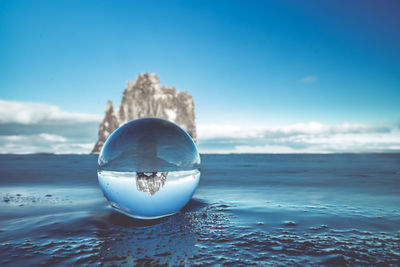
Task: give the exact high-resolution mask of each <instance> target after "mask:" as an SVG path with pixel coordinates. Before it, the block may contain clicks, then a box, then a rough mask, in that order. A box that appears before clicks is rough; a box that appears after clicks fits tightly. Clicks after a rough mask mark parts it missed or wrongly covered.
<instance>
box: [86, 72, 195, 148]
mask: <svg viewBox="0 0 400 267" xmlns="http://www.w3.org/2000/svg"><path fill="white" fill-rule="evenodd" d="M143 117H157V118H162V119H167V120H169V121H172V122H175V123H176V124H178V125H179V126H181V127H182V128H183V129H185V130H186V131H187V132H188V133H189V134H190V136H191V137H192V138H193V139H194V140H196V125H195V122H194V117H195V116H194V102H193V98H192V96H191V95H190V94H189V93H188V92H186V91H178V90H177V89H176V88H175V87H170V86H164V85H160V78H158V76H157V75H156V74H153V73H142V74H140V75H139V76H138V77H137V78H136V81H135V82H129V81H128V85H127V88H126V89H125V90H124V94H123V97H122V101H121V105H120V106H119V108H118V111H114V107H113V104H112V102H111V101H108V102H107V106H106V110H105V116H104V119H103V121H102V122H101V123H100V125H99V133H98V140H97V142H96V144H95V146H94V148H93V150H92V153H99V152H100V151H101V148H102V147H103V144H104V142H105V141H106V140H107V138H108V136H109V135H110V134H111V133H112V132H113V131H114V130H115V129H117V128H118V127H119V126H121V125H122V124H124V123H125V122H128V121H130V120H134V119H138V118H143Z"/></svg>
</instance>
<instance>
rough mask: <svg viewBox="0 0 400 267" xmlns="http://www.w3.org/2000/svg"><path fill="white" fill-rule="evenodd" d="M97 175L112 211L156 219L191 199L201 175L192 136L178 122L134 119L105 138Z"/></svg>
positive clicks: (171, 212) (135, 216)
mask: <svg viewBox="0 0 400 267" xmlns="http://www.w3.org/2000/svg"><path fill="white" fill-rule="evenodd" d="M97 174H98V178H99V184H100V187H101V189H102V190H103V193H104V196H105V197H106V198H107V200H108V201H109V202H110V204H111V206H112V207H113V208H114V209H116V210H117V211H119V212H122V213H124V214H126V215H128V216H131V217H134V218H140V219H154V218H159V217H164V216H167V215H171V214H174V213H175V212H177V211H178V210H179V209H181V208H182V207H183V206H185V204H186V203H187V202H188V201H189V200H190V198H191V197H192V195H193V193H194V191H195V190H196V187H197V185H198V183H199V179H200V155H199V153H198V151H197V148H196V145H195V144H194V142H193V140H192V138H191V137H190V136H189V135H188V134H187V133H186V132H185V131H184V130H183V129H182V128H180V127H179V126H177V125H176V124H174V123H172V122H169V121H166V120H162V119H156V118H144V119H138V120H134V121H130V122H128V123H126V124H124V125H122V126H121V127H119V128H118V129H117V130H116V131H114V132H113V133H112V134H111V135H110V136H109V137H108V139H107V141H106V142H105V143H104V146H103V149H102V150H101V152H100V155H99V159H98V171H97Z"/></svg>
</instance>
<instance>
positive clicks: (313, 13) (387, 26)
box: [0, 0, 400, 152]
mask: <svg viewBox="0 0 400 267" xmlns="http://www.w3.org/2000/svg"><path fill="white" fill-rule="evenodd" d="M399 13H400V3H399V2H398V1H15V0H14V1H5V0H3V1H1V2H0V59H1V60H0V99H2V100H3V101H6V102H7V107H8V108H7V109H6V108H5V106H6V104H4V105H3V110H4V111H3V112H5V113H4V114H3V113H2V114H1V115H2V117H3V119H2V124H0V135H3V139H4V138H5V137H4V136H16V135H21V133H20V132H18V131H20V128H18V129H19V130H18V131H16V130H15V132H13V131H12V130H11V128H12V126H10V123H11V124H12V123H13V124H21V121H18V119H15V118H14V119H15V120H14V121H13V119H12V114H11V115H10V114H8V113H7V112H8V111H9V110H13V109H12V108H10V107H11V106H10V105H12V104H10V103H14V104H15V102H18V103H25V102H34V103H43V105H47V106H46V107H47V108H49V106H51V107H56V108H59V111H60V112H61V113H62V112H64V113H62V114H64V115H65V114H70V113H73V114H75V115H76V118H79V123H83V121H84V122H85V123H88V124H90V125H92V126H90V127H91V128H90V129H92V128H93V129H95V128H96V125H97V123H98V122H97V121H96V120H98V117H101V115H102V114H103V111H104V107H105V104H106V101H107V100H108V99H111V100H113V102H114V104H115V105H118V104H119V102H120V99H121V96H122V91H123V89H124V88H125V86H126V82H127V80H134V79H135V77H136V76H137V74H138V73H141V72H155V73H157V74H158V75H159V76H160V78H161V82H162V84H165V85H171V86H175V87H177V88H178V89H180V90H187V91H189V92H190V93H191V94H192V95H193V97H194V100H195V105H196V109H195V111H196V121H197V123H198V124H199V126H200V127H199V128H200V131H201V132H200V133H202V134H203V136H208V137H207V138H208V139H207V138H203V140H208V141H207V142H208V143H205V141H204V142H200V143H199V146H200V147H203V148H204V151H209V150H208V149H210V148H212V147H218V145H215V142H219V143H218V144H219V145H221V142H223V144H225V145H226V144H227V143H235V144H236V145H237V146H238V144H239V143H240V144H241V146H242V147H243V146H247V147H251V146H253V147H258V148H260V149H261V150H260V151H263V150H262V147H266V146H270V145H276V146H277V147H276V149H277V151H278V152H279V149H281V151H287V149H286V150H285V149H283V148H282V146H285V144H276V143H274V144H271V143H269V142H270V141H268V140H270V139H268V140H265V133H266V132H269V131H272V130H271V129H278V128H279V127H280V128H279V129H281V130H279V131H281V132H282V131H283V130H282V129H287V127H292V128H293V127H295V126H293V125H297V126H296V127H300V128H299V129H305V130H304V131H308V130H307V129H309V128H310V127H311V128H312V127H316V125H322V126H323V127H322V128H323V129H325V130H321V129H322V128H319V129H320V130H321V131H322V132H323V134H324V135H326V131H328V132H331V130H327V129H328V128H329V129H332V127H333V128H334V127H336V128H337V127H342V128H343V127H344V126H343V125H347V124H346V123H348V124H351V127H353V128H354V127H356V128H357V127H361V126H360V125H363V126H362V127H364V128H363V129H366V128H365V127H367V128H368V129H381V127H389V128H390V129H392V130H391V131H390V134H392V135H393V134H394V132H393V131H397V130H398V124H399V121H400V105H399V99H400V50H399V49H398V48H399V47H400V26H399V25H400V16H398V14H399ZM15 105H17V104H15ZM15 105H14V106H15ZM14 106H13V107H14ZM27 106H29V104H27ZM28 110H30V111H29V112H33V113H34V112H36V111H35V109H33V108H31V106H29V108H28ZM40 110H42V111H43V110H46V108H44V107H41V108H40ZM6 113H7V114H6ZM61 113H60V114H61ZM14 114H15V112H14ZM79 114H80V115H79ZM88 114H92V115H88ZM32 116H33V115H32ZM35 116H36V115H35ZM60 116H61V115H60ZM60 116H59V117H57V118H61V117H62V116H61V117H60ZM68 116H69V115H68ZM68 116H67V117H68ZM85 116H86V117H85ZM96 116H98V117H96ZM8 117H9V119H4V118H8ZM39 117H40V116H39ZM63 118H64V119H65V116H64V117H63ZM68 118H69V119H71V118H72V117H71V116H69V117H68ZM74 118H75V117H74ZM82 118H86V119H85V120H83V121H82ZM47 120H49V119H48V118H47ZM314 122H315V123H318V124H312V123H314ZM38 123H39V124H40V120H39V122H35V123H28V122H25V124H23V125H24V126H23V127H25V128H28V129H29V125H31V126H32V125H33V124H35V125H36V126H35V127H37V124H38ZM221 124H224V125H227V126H229V127H231V128H229V127H226V129H231V132H241V133H240V134H239V133H238V135H237V136H232V134H229V133H224V134H222V133H219V132H218V129H216V126H215V127H214V128H213V127H212V125H221ZM27 125H28V126H27ZM291 125H292V126H291ZM299 125H300V126H299ZM305 125H308V126H307V127H309V128H307V127H306V126H305ZM310 125H314V126H310ZM357 125H358V126H357ZM303 126H304V127H305V128H304V127H303ZM32 127H33V126H32ZM71 127H73V126H71ZM232 127H233V128H232ZM235 127H236V128H235ZM246 127H250V128H251V129H253V130H254V131H255V132H257V133H259V134H260V133H263V134H261V135H262V136H263V138H262V139H260V140H258V141H257V142H255V141H254V140H255V139H254V136H247V137H246V138H248V139H243V132H251V131H249V130H246V129H249V128H246ZM271 127H272V128H271ZM277 127H278V128H277ZM285 127H286V128H285ZM324 127H325V128H324ZM292 128H291V129H292ZM306 128H307V129H306ZM317 128H318V127H317ZM336 128H335V129H336ZM344 128H346V127H344ZM348 128H349V127H347V128H346V129H348ZM353 128H352V129H353ZM16 129H17V128H16ZM234 129H239V130H234ZM293 129H294V128H293ZM296 129H297V128H296ZM313 129H314V128H313ZM357 129H359V128H357ZM44 130H45V129H44V128H43V131H44ZM41 131H42V129H38V130H37V134H38V136H39V137H40V134H42V137H43V136H46V135H43V134H49V133H48V128H46V132H41ZM71 131H72V130H71ZM94 131H95V132H94V134H93V135H88V136H86V137H85V139H84V140H83V139H82V140H81V141H82V142H81V143H82V144H83V143H84V144H86V146H87V147H89V143H90V142H92V141H91V140H92V139H93V138H94V139H95V136H96V131H97V130H94ZM254 131H253V132H254ZM274 131H275V130H274ZM293 131H294V130H293ZM296 131H298V130H296ZM301 131H302V130H301ZM52 134H53V135H54V136H62V137H64V139H65V138H66V139H68V140H69V139H70V137H68V136H67V137H65V135H62V133H61V132H59V133H52ZM369 134H376V133H375V132H373V133H369ZM38 136H36V137H35V138H39V137H38ZM256 136H259V135H256ZM396 136H397V135H396ZM396 136H391V137H387V136H383V137H382V138H383V139H385V138H387V139H385V140H392V141H391V142H389V141H388V142H385V144H386V143H390V147H392V148H393V149H389V150H391V151H392V150H396V151H397V147H398V146H399V147H400V140H398V138H397V137H396ZM200 137H201V134H200ZM347 137H348V136H347ZM375 137H376V136H375ZM7 138H8V139H7V140H9V138H10V137H7ZM240 138H241V139H240ZM0 139H1V138H0ZM11 139H12V138H11ZM14 139H15V138H14ZM33 139H34V137H29V138H27V140H33ZM50 139H51V138H50ZM53 139H54V138H53ZM78 139H79V138H78ZM222 139H223V140H222ZM256 139H257V138H256ZM378 139H379V138H378ZM54 140H57V138H55V139H54ZM58 140H63V139H60V138H59V139H58ZM221 140H222V141H221ZM341 140H342V139H341ZM352 140H360V138H359V137H355V139H352ZM368 140H371V139H368ZM374 140H375V139H374ZM393 140H394V141H393ZM94 141H95V140H94ZM94 141H93V142H94ZM330 141H332V140H331V139H329V140H327V141H326V142H330ZM7 142H9V141H4V140H3V145H5V144H7ZM26 142H28V141H26ZM253 142H255V143H256V144H253ZM321 142H322V141H321ZM349 142H350V143H351V142H353V143H354V141H349ZM366 142H367V141H366ZM338 143H340V141H338ZM378 143H379V142H378ZM0 145H1V140H0ZM19 145H20V146H23V145H25V146H26V145H27V143H20V144H19ZM14 147H18V143H15V145H14ZM206 148H207V149H206ZM295 148H296V147H295V146H294V147H293V146H292V147H291V149H295ZM386 148H387V146H386V147H384V146H380V145H379V144H377V145H376V146H374V148H371V149H372V150H374V151H375V150H378V151H381V150H385V149H386ZM21 149H22V148H21ZM41 149H45V145H43V146H42V148H41ZM321 149H322V148H321V147H319V148H316V151H323V152H324V151H325V150H321ZM346 149H347V150H345V151H348V150H349V151H352V149H356V151H358V150H357V147H355V146H354V144H353V146H349V147H348V148H346ZM399 149H400V148H399ZM231 150H232V145H231ZM231 150H229V151H231ZM10 151H11V152H12V151H14V150H10ZM18 151H19V150H18ZM34 151H37V150H34ZM249 151H252V150H251V149H250V150H249ZM254 151H258V150H257V149H256V150H254ZM266 151H267V152H268V151H269V150H266ZM273 151H275V150H273ZM329 151H330V150H329ZM340 151H341V150H340Z"/></svg>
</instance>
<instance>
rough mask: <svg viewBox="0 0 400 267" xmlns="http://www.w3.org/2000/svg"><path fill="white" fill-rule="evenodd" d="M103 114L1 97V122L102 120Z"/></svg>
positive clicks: (34, 122)
mask: <svg viewBox="0 0 400 267" xmlns="http://www.w3.org/2000/svg"><path fill="white" fill-rule="evenodd" d="M101 118H102V116H101V115H97V114H85V113H71V112H66V111H63V110H61V109H60V108H59V107H57V106H53V105H49V104H46V103H35V102H18V101H6V100H1V99H0V123H21V124H36V123H39V122H41V121H73V122H93V121H100V120H101Z"/></svg>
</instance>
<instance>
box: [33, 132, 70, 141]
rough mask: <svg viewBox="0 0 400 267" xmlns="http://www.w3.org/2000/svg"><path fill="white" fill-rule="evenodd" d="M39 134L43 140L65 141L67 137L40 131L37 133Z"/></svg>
mask: <svg viewBox="0 0 400 267" xmlns="http://www.w3.org/2000/svg"><path fill="white" fill-rule="evenodd" d="M39 136H40V137H41V138H42V139H43V140H45V141H49V142H62V143H63V142H65V141H67V138H65V137H63V136H60V135H56V134H47V133H41V134H39Z"/></svg>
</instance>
